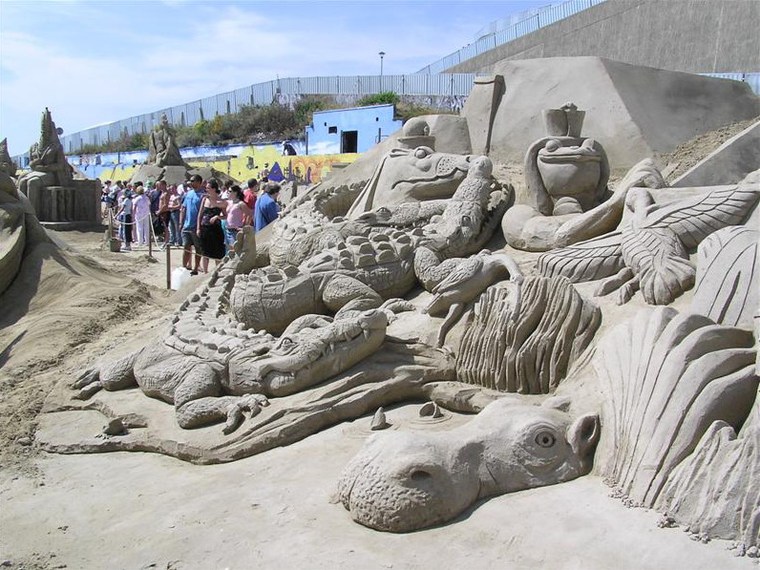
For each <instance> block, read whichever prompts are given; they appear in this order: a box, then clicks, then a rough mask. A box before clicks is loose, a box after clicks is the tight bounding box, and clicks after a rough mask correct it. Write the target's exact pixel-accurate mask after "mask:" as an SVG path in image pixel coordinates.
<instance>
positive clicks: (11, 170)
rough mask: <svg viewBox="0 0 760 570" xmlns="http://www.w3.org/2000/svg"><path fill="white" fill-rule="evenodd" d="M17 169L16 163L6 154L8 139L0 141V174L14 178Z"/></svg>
mask: <svg viewBox="0 0 760 570" xmlns="http://www.w3.org/2000/svg"><path fill="white" fill-rule="evenodd" d="M17 169H18V167H17V166H16V163H15V162H13V160H12V159H11V155H10V153H9V152H8V139H3V140H1V141H0V172H4V173H5V174H7V175H8V176H10V177H11V178H15V177H16V170H17Z"/></svg>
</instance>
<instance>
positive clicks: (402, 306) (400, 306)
mask: <svg viewBox="0 0 760 570" xmlns="http://www.w3.org/2000/svg"><path fill="white" fill-rule="evenodd" d="M380 310H382V311H385V312H386V314H387V312H388V311H390V312H392V313H394V314H396V313H403V312H405V311H413V310H414V305H412V303H410V302H409V301H407V300H406V299H399V298H393V299H388V300H387V301H385V302H384V303H383V304H382V305H380ZM388 322H390V319H389V321H388Z"/></svg>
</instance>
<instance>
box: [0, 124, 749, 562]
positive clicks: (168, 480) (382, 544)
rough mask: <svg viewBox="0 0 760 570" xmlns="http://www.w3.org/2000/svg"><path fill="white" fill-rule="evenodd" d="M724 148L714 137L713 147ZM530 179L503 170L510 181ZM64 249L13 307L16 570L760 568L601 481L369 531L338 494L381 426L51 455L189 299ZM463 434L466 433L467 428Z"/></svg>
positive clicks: (78, 242) (146, 264) (0, 302)
mask: <svg viewBox="0 0 760 570" xmlns="http://www.w3.org/2000/svg"><path fill="white" fill-rule="evenodd" d="M737 128H739V127H737ZM737 132H738V131H737ZM722 140H723V139H721V138H720V137H719V136H718V135H715V138H714V143H713V144H714V145H716V146H717V144H720V142H722ZM696 144H698V145H700V148H699V149H697V148H696V147H695V148H693V149H691V150H689V149H688V148H684V149H679V150H678V151H676V153H674V154H673V157H671V160H676V159H677V160H679V161H681V160H684V159H683V158H680V157H683V156H688V155H690V154H692V155H695V156H696V155H697V154H699V155H702V154H703V153H705V154H706V152H709V150H705V149H706V146H709V145H706V143H704V139H703V138H701V139H700V141H699V142H698V143H695V145H696ZM702 146H705V149H703V148H702ZM713 148H714V147H713ZM710 150H712V148H711V149H710ZM679 153H680V154H679ZM519 170H520V167H519V166H516V167H507V166H501V167H499V168H497V175H498V173H504V174H507V173H509V174H514V173H515V172H519ZM55 237H56V238H57V239H58V240H59V241H60V240H65V244H64V243H62V246H63V247H62V248H58V247H55V246H53V245H50V244H42V245H40V246H37V248H36V249H35V250H34V251H32V252H31V253H30V255H28V256H27V259H26V262H25V265H24V268H23V270H22V274H21V276H20V277H19V278H18V279H17V280H16V282H14V284H13V285H12V287H11V288H10V289H9V291H8V292H6V294H5V296H4V297H2V298H0V351H1V352H0V564H3V563H4V561H8V562H7V563H6V564H5V566H7V567H10V568H161V569H164V568H165V569H170V568H173V569H180V568H182V569H198V568H202V569H205V568H252V567H257V568H274V567H278V568H290V567H300V568H420V569H421V568H430V567H437V568H462V567H468V568H584V569H592V568H600V569H601V568H690V569H699V568H705V569H708V568H710V569H712V568H750V567H755V566H753V561H752V560H751V559H748V558H734V557H733V556H732V552H728V551H726V547H727V546H728V545H727V544H726V543H722V542H721V541H713V542H712V543H710V544H706V545H705V544H700V543H699V542H695V541H693V540H690V535H689V534H688V533H685V532H682V531H681V530H680V529H675V528H664V529H663V528H658V524H657V522H658V520H659V519H660V516H659V515H658V514H656V513H654V512H651V511H646V510H642V509H630V508H626V507H625V506H624V504H623V503H622V502H621V501H619V500H616V499H613V498H610V497H609V496H608V495H609V489H608V488H607V487H606V486H605V485H604V484H603V483H602V482H601V481H600V480H599V479H597V478H594V477H585V478H582V479H580V480H577V481H574V482H571V483H567V484H563V485H558V486H555V487H550V488H544V489H534V490H531V491H526V492H522V493H517V494H514V495H508V496H503V497H498V498H495V499H491V500H488V501H485V502H484V503H481V504H479V505H476V506H475V508H473V509H472V510H471V511H469V512H468V513H467V514H466V515H464V516H463V517H461V518H460V519H459V520H458V521H456V522H454V523H452V524H450V525H447V526H444V527H441V528H434V529H430V530H425V531H421V532H416V533H411V534H408V535H390V534H384V533H378V532H375V531H371V530H368V529H365V528H363V527H361V526H359V525H356V524H355V523H353V522H351V521H350V519H349V517H348V515H347V513H346V512H345V511H344V509H343V508H342V507H341V506H340V505H339V504H335V502H334V500H333V499H332V496H333V493H334V487H335V483H336V481H337V478H338V474H339V473H340V470H341V469H342V468H343V466H344V465H345V464H346V463H347V462H348V460H349V459H350V458H351V456H352V455H353V454H355V453H356V451H357V450H358V449H359V447H360V446H361V444H362V441H363V439H364V438H365V437H366V436H367V435H368V434H369V431H368V426H369V421H370V418H361V419H359V420H357V421H355V422H353V423H349V424H344V425H339V426H336V427H334V428H331V429H329V430H326V431H324V432H321V433H319V434H317V435H315V436H312V437H310V438H307V439H306V440H304V441H301V442H299V443H297V444H295V445H292V446H290V447H287V448H282V449H276V450H274V451H270V452H267V453H264V454H262V455H259V456H255V457H252V458H249V459H245V460H241V461H238V462H235V463H232V464H227V465H217V466H208V467H198V466H193V465H190V464H186V463H183V462H181V461H178V460H175V459H171V458H167V457H163V456H158V455H150V454H144V453H111V454H103V455H74V456H63V455H53V454H46V453H43V452H40V451H38V450H37V449H36V447H35V442H34V430H35V425H36V418H37V415H38V413H39V411H40V409H41V407H42V406H43V402H44V399H45V397H46V395H47V394H48V393H49V392H50V391H51V389H52V387H53V386H54V385H55V383H57V382H66V383H70V382H71V381H72V380H73V379H74V378H75V377H76V376H77V375H78V374H79V373H80V372H81V371H82V370H83V369H85V368H86V367H87V366H89V365H91V364H92V363H93V362H94V361H96V360H97V359H98V358H100V357H102V356H103V355H106V354H109V353H111V354H122V353H124V352H126V351H127V350H129V349H130V348H134V347H139V346H142V345H143V344H144V343H145V342H146V339H149V338H151V337H152V336H156V335H158V334H159V332H160V331H161V330H162V327H163V326H164V325H165V324H166V323H167V322H168V318H169V316H170V315H171V313H172V311H173V310H174V309H175V308H176V307H177V305H178V304H179V303H180V302H181V301H182V300H183V299H184V297H185V295H186V293H187V291H181V292H177V293H171V292H167V291H166V289H165V288H164V287H165V275H166V267H165V264H164V258H163V257H162V256H159V255H158V254H157V257H158V259H159V262H157V263H156V262H151V261H150V260H149V259H148V258H147V257H146V255H145V253H146V252H137V251H135V252H132V253H110V252H107V251H102V250H101V247H100V241H101V235H100V234H99V233H97V232H91V233H81V232H68V233H62V234H57V235H56V236H55ZM176 253H177V252H175V256H174V259H173V264H172V265H173V266H177V265H178V262H179V259H178V257H179V256H178V255H176ZM95 260H97V261H95ZM202 279H203V276H198V277H196V278H194V281H193V283H191V284H189V286H188V287H189V288H192V287H194V286H196V285H198V284H199V283H200V282H201V280H202ZM621 314H622V313H621ZM135 397H144V396H142V395H141V394H138V393H136V394H135ZM415 417H416V406H414V405H407V406H401V407H398V408H396V409H393V410H390V411H389V419H390V421H391V423H393V424H394V427H395V428H401V429H415ZM451 420H452V421H451V424H452V425H453V424H454V423H457V421H458V420H457V418H455V417H454V416H453V415H452V416H451ZM444 427H445V426H444Z"/></svg>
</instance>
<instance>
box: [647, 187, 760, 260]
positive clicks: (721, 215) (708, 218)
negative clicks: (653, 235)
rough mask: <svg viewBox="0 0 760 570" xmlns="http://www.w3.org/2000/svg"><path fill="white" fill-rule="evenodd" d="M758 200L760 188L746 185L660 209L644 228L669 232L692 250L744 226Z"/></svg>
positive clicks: (652, 215)
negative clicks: (719, 233)
mask: <svg viewBox="0 0 760 570" xmlns="http://www.w3.org/2000/svg"><path fill="white" fill-rule="evenodd" d="M758 198H760V187H758V185H757V184H749V183H747V184H745V183H744V182H743V183H741V184H739V185H738V186H732V187H730V188H722V189H720V190H714V191H713V192H709V193H707V194H705V195H703V196H697V197H695V198H691V199H687V200H680V201H678V202H675V203H673V204H668V205H666V206H663V207H660V208H657V209H656V210H654V211H652V212H651V213H650V214H648V215H647V217H646V220H645V222H644V223H643V224H642V225H641V226H640V228H641V229H664V228H667V229H669V230H671V231H672V232H673V233H675V234H676V235H677V236H678V239H680V240H681V242H682V243H683V245H684V246H685V247H686V248H687V249H689V250H692V249H694V248H695V247H697V246H698V245H699V243H700V242H701V241H702V240H703V239H705V238H706V237H707V236H709V235H710V234H711V233H713V232H714V231H716V230H719V229H721V228H725V227H726V226H735V225H737V224H740V223H742V222H743V221H744V219H745V218H746V217H747V216H748V215H749V213H750V210H751V209H752V206H754V205H755V203H756V202H757V200H758Z"/></svg>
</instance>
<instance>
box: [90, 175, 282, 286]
mask: <svg viewBox="0 0 760 570" xmlns="http://www.w3.org/2000/svg"><path fill="white" fill-rule="evenodd" d="M279 193H280V186H279V184H276V183H274V182H269V181H268V180H267V179H266V178H264V179H262V180H261V181H259V180H257V179H255V178H252V179H250V180H249V181H248V183H247V185H246V188H245V190H243V189H241V188H240V186H238V185H237V184H233V183H231V182H225V183H224V184H223V185H222V186H220V185H219V182H218V181H217V180H215V179H211V180H205V181H204V180H203V178H202V177H201V176H200V175H198V174H194V175H192V176H191V177H190V179H189V180H188V181H187V182H186V183H185V184H166V182H165V181H163V180H159V181H157V182H155V183H153V182H152V181H150V180H149V181H147V182H146V183H143V182H134V183H131V182H129V183H124V182H123V181H121V180H117V181H116V182H113V183H112V182H111V181H110V180H106V181H105V184H104V185H103V190H102V196H101V202H102V208H103V212H102V213H103V218H104V219H105V218H108V217H109V216H113V220H114V221H115V222H116V223H117V224H118V227H119V239H120V240H121V242H122V243H123V247H122V250H123V251H132V244H136V245H137V246H147V245H148V242H149V241H150V240H151V239H152V235H155V236H156V237H157V238H159V237H160V238H161V240H162V243H161V247H162V248H165V247H168V246H177V247H180V246H181V247H182V248H183V255H182V265H183V266H184V267H185V268H186V269H188V270H189V271H190V272H191V274H193V275H197V274H198V272H204V273H205V272H207V271H208V261H209V259H213V260H214V261H215V262H216V263H217V264H218V263H220V262H221V260H222V258H223V257H224V256H225V254H226V253H227V251H228V250H229V248H230V247H232V245H233V244H234V242H235V239H236V237H237V234H238V233H239V232H240V231H241V230H242V229H243V228H244V227H245V226H253V227H254V229H255V231H256V232H259V231H261V230H262V229H264V228H265V227H266V226H268V225H269V224H271V223H272V222H273V221H274V220H276V219H277V217H278V215H279V212H280V208H281V205H280V203H279V202H278V201H277V199H278V197H279Z"/></svg>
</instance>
